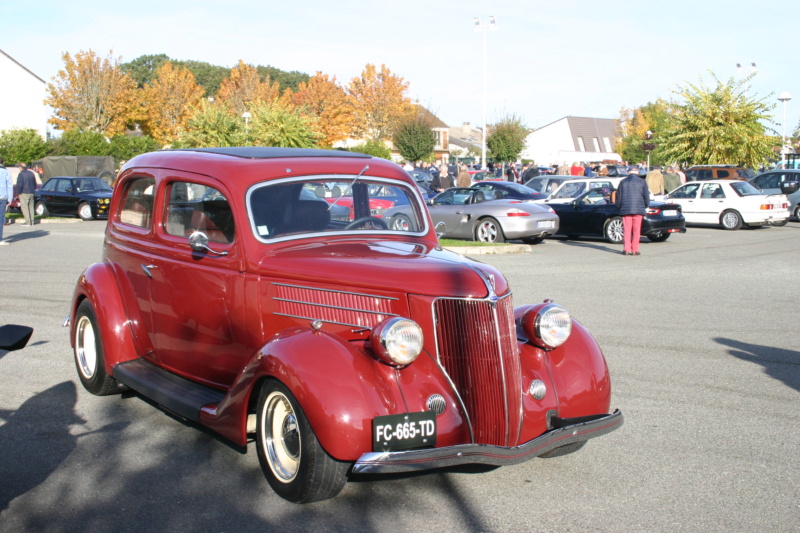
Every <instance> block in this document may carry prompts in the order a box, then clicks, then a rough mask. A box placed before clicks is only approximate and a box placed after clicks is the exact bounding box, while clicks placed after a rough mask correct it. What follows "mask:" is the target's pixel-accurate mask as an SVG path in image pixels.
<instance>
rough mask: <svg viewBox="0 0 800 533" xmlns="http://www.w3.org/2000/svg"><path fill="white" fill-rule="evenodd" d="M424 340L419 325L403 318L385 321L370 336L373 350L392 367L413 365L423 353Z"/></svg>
mask: <svg viewBox="0 0 800 533" xmlns="http://www.w3.org/2000/svg"><path fill="white" fill-rule="evenodd" d="M423 340H424V339H423V336H422V328H421V327H419V324H417V323H416V322H414V321H413V320H410V319H408V318H402V317H393V318H389V319H386V320H384V321H383V322H381V323H380V324H378V325H377V326H375V328H374V329H373V330H372V334H371V335H370V342H371V345H372V349H373V350H374V351H375V353H376V354H378V357H380V359H381V361H383V362H384V363H386V364H389V365H392V366H405V365H409V364H411V363H413V362H414V360H415V359H416V358H417V356H418V355H419V354H420V353H421V352H422V343H423Z"/></svg>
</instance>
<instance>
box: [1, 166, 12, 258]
mask: <svg viewBox="0 0 800 533" xmlns="http://www.w3.org/2000/svg"><path fill="white" fill-rule="evenodd" d="M13 199H14V181H13V180H12V179H11V173H10V172H9V171H8V170H6V167H5V166H4V165H3V158H2V157H0V213H2V215H3V223H2V224H0V246H7V245H8V243H7V242H6V241H4V240H3V227H4V226H5V223H6V207H8V203H9V202H10V201H11V200H13Z"/></svg>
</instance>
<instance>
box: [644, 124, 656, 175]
mask: <svg viewBox="0 0 800 533" xmlns="http://www.w3.org/2000/svg"><path fill="white" fill-rule="evenodd" d="M644 139H645V141H646V142H644V143H643V144H642V148H644V151H645V152H647V169H646V170H645V172H650V152H652V151H653V149H654V148H655V145H654V144H653V143H651V142H650V141H652V140H653V132H652V131H650V130H647V131H646V132H645V134H644Z"/></svg>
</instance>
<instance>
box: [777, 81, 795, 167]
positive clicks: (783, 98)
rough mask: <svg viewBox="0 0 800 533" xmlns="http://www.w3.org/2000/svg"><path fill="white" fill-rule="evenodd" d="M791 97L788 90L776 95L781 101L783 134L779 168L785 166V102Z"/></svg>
mask: <svg viewBox="0 0 800 533" xmlns="http://www.w3.org/2000/svg"><path fill="white" fill-rule="evenodd" d="M791 99H792V95H791V94H789V91H783V92H782V93H781V94H779V95H778V101H779V102H783V136H782V137H781V168H786V102H788V101H789V100H791Z"/></svg>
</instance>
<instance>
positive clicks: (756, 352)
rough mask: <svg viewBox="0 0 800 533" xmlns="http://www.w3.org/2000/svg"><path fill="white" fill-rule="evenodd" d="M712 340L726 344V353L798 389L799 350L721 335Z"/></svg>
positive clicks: (799, 381) (799, 374)
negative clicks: (752, 364) (762, 368)
mask: <svg viewBox="0 0 800 533" xmlns="http://www.w3.org/2000/svg"><path fill="white" fill-rule="evenodd" d="M714 341H715V342H717V343H719V344H722V345H723V346H728V347H729V348H730V350H728V353H729V354H731V355H733V356H735V357H738V358H739V359H742V360H744V361H749V362H751V363H756V364H759V365H761V366H762V367H764V371H765V372H766V373H767V375H769V376H771V377H773V378H775V379H777V380H778V381H782V382H783V383H785V384H786V385H788V386H789V387H791V388H793V389H794V390H796V391H800V364H798V363H800V352H799V351H797V350H786V349H783V348H774V347H772V346H764V345H761V344H750V343H747V342H741V341H737V340H733V339H726V338H723V337H715V338H714Z"/></svg>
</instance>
